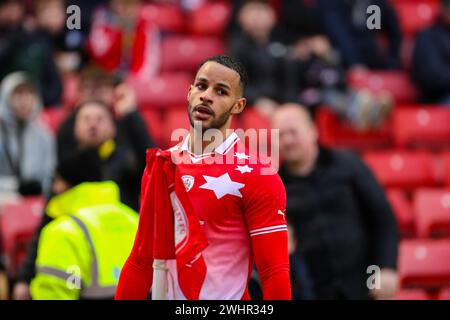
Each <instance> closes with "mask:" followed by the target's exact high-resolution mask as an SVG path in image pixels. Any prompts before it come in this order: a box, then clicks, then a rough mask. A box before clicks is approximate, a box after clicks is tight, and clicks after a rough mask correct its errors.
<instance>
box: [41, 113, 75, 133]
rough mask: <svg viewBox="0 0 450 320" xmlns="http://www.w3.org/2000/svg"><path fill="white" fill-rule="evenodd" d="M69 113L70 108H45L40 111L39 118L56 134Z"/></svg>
mask: <svg viewBox="0 0 450 320" xmlns="http://www.w3.org/2000/svg"><path fill="white" fill-rule="evenodd" d="M69 113H70V110H69V109H68V108H50V109H48V108H45V109H43V110H42V112H41V113H40V115H39V120H40V122H42V123H43V124H44V126H46V127H47V128H48V129H49V130H50V132H52V133H53V134H55V133H56V132H57V131H58V128H59V126H60V125H61V123H62V122H63V121H64V120H65V119H66V118H67V116H68V115H69Z"/></svg>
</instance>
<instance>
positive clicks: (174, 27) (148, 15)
mask: <svg viewBox="0 0 450 320" xmlns="http://www.w3.org/2000/svg"><path fill="white" fill-rule="evenodd" d="M140 18H141V19H143V20H144V21H146V22H147V23H151V24H156V25H157V26H158V27H159V28H160V30H161V31H166V32H182V31H183V29H184V27H185V18H184V15H183V12H182V11H181V9H180V7H179V6H177V5H175V4H156V3H151V4H145V5H143V6H142V8H141V10H140Z"/></svg>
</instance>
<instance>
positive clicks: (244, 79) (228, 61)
mask: <svg viewBox="0 0 450 320" xmlns="http://www.w3.org/2000/svg"><path fill="white" fill-rule="evenodd" d="M210 61H212V62H216V63H219V64H221V65H223V66H225V67H227V68H230V69H231V70H234V71H236V72H237V73H238V74H239V85H240V87H241V89H242V94H244V92H245V88H246V87H247V83H248V75H247V71H246V70H245V67H244V65H243V64H242V63H241V62H240V61H239V60H237V59H235V58H232V57H230V56H226V55H220V56H214V57H210V58H208V59H206V60H205V61H203V62H202V63H201V64H200V66H199V69H200V68H201V67H202V66H203V65H204V64H205V63H207V62H210Z"/></svg>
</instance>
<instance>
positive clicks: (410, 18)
mask: <svg viewBox="0 0 450 320" xmlns="http://www.w3.org/2000/svg"><path fill="white" fill-rule="evenodd" d="M391 3H392V5H393V6H394V9H395V10H396V12H397V16H398V18H399V21H400V27H401V29H402V32H403V34H404V35H405V36H414V35H415V34H416V33H417V32H419V31H421V30H423V29H425V28H426V27H428V26H430V25H431V24H433V22H434V21H435V19H436V17H437V15H438V13H439V8H440V7H439V0H433V1H431V0H415V1H398V0H395V1H391Z"/></svg>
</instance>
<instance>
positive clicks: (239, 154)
mask: <svg viewBox="0 0 450 320" xmlns="http://www.w3.org/2000/svg"><path fill="white" fill-rule="evenodd" d="M234 156H235V157H237V158H238V159H239V160H242V159H245V160H247V159H248V158H250V156H248V155H246V154H245V153H244V152H243V153H239V152H236V153H235V154H234Z"/></svg>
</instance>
